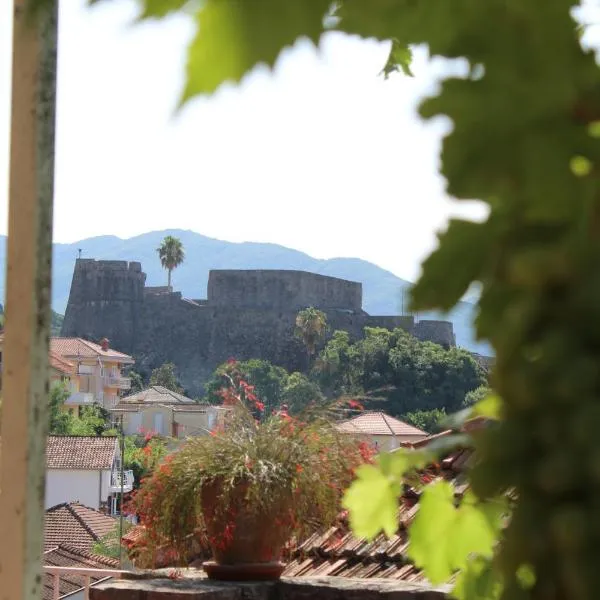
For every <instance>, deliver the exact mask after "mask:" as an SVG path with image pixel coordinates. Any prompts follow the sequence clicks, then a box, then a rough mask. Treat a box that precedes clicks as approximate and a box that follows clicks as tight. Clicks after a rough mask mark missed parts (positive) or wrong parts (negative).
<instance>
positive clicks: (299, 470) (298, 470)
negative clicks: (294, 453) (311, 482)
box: [296, 465, 304, 473]
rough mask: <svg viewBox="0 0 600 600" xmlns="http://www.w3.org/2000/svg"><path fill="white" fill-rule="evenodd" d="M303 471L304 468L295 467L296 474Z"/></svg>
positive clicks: (300, 466)
mask: <svg viewBox="0 0 600 600" xmlns="http://www.w3.org/2000/svg"><path fill="white" fill-rule="evenodd" d="M302 471H304V467H303V466H302V465H296V473H302Z"/></svg>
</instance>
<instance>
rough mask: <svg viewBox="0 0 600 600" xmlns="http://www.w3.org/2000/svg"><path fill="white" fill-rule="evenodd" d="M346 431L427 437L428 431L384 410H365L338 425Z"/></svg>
mask: <svg viewBox="0 0 600 600" xmlns="http://www.w3.org/2000/svg"><path fill="white" fill-rule="evenodd" d="M338 428H339V430H340V431H343V432H345V433H360V434H363V435H390V436H391V435H398V436H411V437H417V436H421V437H423V438H425V437H427V433H425V432H424V431H421V430H420V429H417V428H416V427H413V426H412V425H409V424H408V423H404V422H403V421H400V420H398V419H395V418H394V417H390V416H389V415H386V414H385V413H384V412H364V413H362V414H360V415H358V416H356V417H354V418H352V419H348V420H347V421H343V422H342V423H340V424H339V425H338Z"/></svg>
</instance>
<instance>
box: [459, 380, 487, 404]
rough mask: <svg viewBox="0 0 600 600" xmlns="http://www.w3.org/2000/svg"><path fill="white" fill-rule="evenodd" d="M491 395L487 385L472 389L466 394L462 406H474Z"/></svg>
mask: <svg viewBox="0 0 600 600" xmlns="http://www.w3.org/2000/svg"><path fill="white" fill-rule="evenodd" d="M491 394H492V390H491V389H490V388H489V387H488V386H487V385H480V386H479V387H478V388H477V389H474V390H472V391H470V392H468V393H467V394H466V396H465V400H464V402H463V404H464V406H474V405H475V404H477V403H478V402H480V401H481V400H483V399H484V398H487V397H488V396H490V395H491Z"/></svg>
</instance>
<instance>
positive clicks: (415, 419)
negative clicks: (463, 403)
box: [402, 408, 447, 434]
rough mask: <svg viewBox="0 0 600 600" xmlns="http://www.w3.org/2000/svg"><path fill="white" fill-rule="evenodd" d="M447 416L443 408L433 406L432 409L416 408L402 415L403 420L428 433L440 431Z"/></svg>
mask: <svg viewBox="0 0 600 600" xmlns="http://www.w3.org/2000/svg"><path fill="white" fill-rule="evenodd" d="M446 418H447V415H446V411H445V410H444V409H443V408H432V409H431V410H415V411H413V412H409V413H405V414H404V415H402V420H403V421H406V422H407V423H408V424H409V425H413V426H414V427H416V428H417V429H421V430H422V431H426V432H427V433H431V434H433V433H438V432H439V431H441V430H442V428H443V422H444V420H445V419H446Z"/></svg>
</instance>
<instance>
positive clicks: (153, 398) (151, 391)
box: [121, 385, 195, 404]
mask: <svg viewBox="0 0 600 600" xmlns="http://www.w3.org/2000/svg"><path fill="white" fill-rule="evenodd" d="M121 403H133V404H195V402H194V400H192V399H191V398H188V397H187V396H184V395H182V394H178V393H177V392H172V391H171V390H169V389H167V388H166V387H163V386H161V385H153V386H151V387H149V388H147V389H145V390H142V391H141V392H138V393H137V394H131V395H130V396H126V397H125V398H122V399H121Z"/></svg>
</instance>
